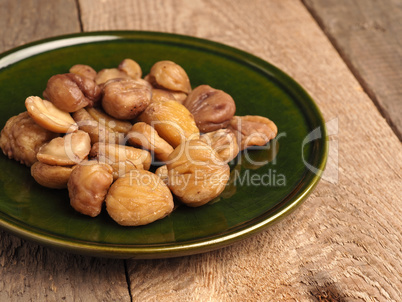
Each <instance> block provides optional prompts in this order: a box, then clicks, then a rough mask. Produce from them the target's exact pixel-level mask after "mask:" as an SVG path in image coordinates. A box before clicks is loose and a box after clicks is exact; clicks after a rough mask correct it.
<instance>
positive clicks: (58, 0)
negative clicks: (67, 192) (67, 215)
mask: <svg viewBox="0 0 402 302" xmlns="http://www.w3.org/2000/svg"><path fill="white" fill-rule="evenodd" d="M0 12H1V18H0V27H1V28H3V29H7V30H3V31H2V33H1V42H0V52H2V51H5V50H8V49H10V48H13V47H16V46H18V45H21V44H24V43H28V42H31V41H34V40H38V39H43V38H48V37H51V36H56V35H61V34H66V33H72V32H78V31H79V30H80V23H79V18H78V11H77V8H76V3H75V1H74V0H69V1H66V0H52V1H47V0H36V1H31V0H20V1H0ZM3 12H7V14H4V13H3ZM0 301H18V302H20V301H84V302H87V301H130V295H129V290H128V287H127V282H126V277H125V267H124V261H122V260H109V259H97V258H92V257H82V256H77V255H72V254H68V253H63V252H60V251H57V250H54V249H50V248H46V247H42V246H39V245H37V244H35V243H31V242H27V241H25V240H22V239H20V238H17V237H15V236H13V235H10V234H8V233H6V232H4V231H0Z"/></svg>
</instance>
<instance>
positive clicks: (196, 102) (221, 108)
mask: <svg viewBox="0 0 402 302" xmlns="http://www.w3.org/2000/svg"><path fill="white" fill-rule="evenodd" d="M183 105H184V106H185V107H186V108H187V109H188V110H189V111H190V112H191V113H192V115H193V116H194V120H195V123H196V124H197V127H198V129H200V131H201V132H204V133H205V132H212V131H215V130H218V129H222V128H226V127H227V126H228V125H229V123H230V120H231V119H232V117H233V116H234V114H235V112H236V105H235V102H234V100H233V98H232V97H231V96H230V95H229V94H227V93H226V92H224V91H222V90H218V89H215V88H212V87H211V86H209V85H200V86H198V87H197V88H195V89H194V90H193V91H192V92H191V93H190V94H189V95H188V96H187V98H186V99H185V100H184V101H183Z"/></svg>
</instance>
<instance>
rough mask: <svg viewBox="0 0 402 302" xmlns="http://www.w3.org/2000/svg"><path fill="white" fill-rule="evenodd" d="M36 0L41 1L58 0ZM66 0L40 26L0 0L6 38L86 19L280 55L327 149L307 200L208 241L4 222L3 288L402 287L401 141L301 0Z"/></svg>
mask: <svg viewBox="0 0 402 302" xmlns="http://www.w3.org/2000/svg"><path fill="white" fill-rule="evenodd" d="M34 2H36V5H32V6H31V7H32V8H31V10H32V9H37V10H42V7H48V4H47V3H48V2H50V1H45V0H41V1H39V0H37V1H34ZM58 2H60V3H58V4H57V5H56V4H55V3H56V2H55V1H52V2H51V3H52V6H55V7H56V6H57V10H50V9H48V10H46V9H44V11H43V12H44V14H42V15H41V18H40V19H41V22H42V23H45V24H48V26H44V24H39V23H40V22H39V21H38V20H36V18H37V14H33V15H31V14H25V13H23V12H22V11H20V10H19V7H24V5H25V4H26V5H28V3H30V1H28V0H21V1H15V4H13V3H14V2H13V3H11V1H10V3H7V4H4V3H5V1H2V2H1V3H2V4H0V5H1V6H0V8H1V10H0V14H2V15H3V16H4V14H5V10H4V9H9V8H11V11H10V10H8V13H7V14H6V15H7V16H8V17H7V18H4V17H3V18H0V22H1V23H0V25H1V26H2V28H5V26H6V25H7V24H13V26H14V28H12V29H11V30H8V31H6V32H4V31H3V33H2V39H1V41H2V42H1V43H2V44H0V51H4V50H6V49H8V48H11V47H13V46H16V45H19V44H21V43H25V42H28V41H30V40H36V39H37V38H43V37H47V36H54V35H58V34H62V33H66V32H78V31H79V30H80V28H82V29H83V30H84V31H92V30H107V29H133V30H134V29H135V30H155V31H164V32H175V33H182V34H187V35H194V36H198V37H202V38H208V39H212V40H215V41H219V42H223V43H226V44H229V45H232V46H235V47H238V48H241V49H243V50H246V51H248V52H251V53H253V54H255V55H257V56H260V57H261V58H263V59H265V60H267V61H269V62H271V63H273V64H275V65H276V66H278V67H279V68H281V69H283V70H284V71H285V72H287V73H288V74H290V75H291V76H292V77H294V78H295V79H296V81H298V82H299V83H300V84H301V85H302V86H304V87H305V88H306V90H307V91H308V92H309V93H310V94H311V95H312V97H313V98H314V99H315V100H316V102H317V104H318V106H319V107H320V109H321V110H322V113H323V115H324V117H325V119H326V121H327V122H328V126H329V127H328V128H329V132H330V134H331V136H330V148H331V150H330V160H329V164H328V167H327V171H326V174H325V176H324V179H323V180H322V181H321V182H320V184H319V185H318V186H317V188H316V190H315V191H314V193H313V194H312V195H311V196H310V197H309V198H308V199H307V201H306V202H305V203H304V204H303V205H302V206H301V207H299V208H298V210H297V211H295V212H294V213H292V214H291V215H290V216H288V217H287V218H285V219H284V220H282V221H281V222H279V223H278V224H276V225H274V226H273V227H271V228H270V229H268V230H267V231H265V232H263V233H261V234H259V235H257V236H254V237H253V238H250V239H247V240H244V241H242V242H239V243H237V244H234V245H233V246H230V247H228V248H224V249H221V250H218V251H214V252H210V253H206V254H201V255H195V256H191V257H182V258H174V259H164V260H142V261H138V260H127V261H125V260H110V259H97V258H92V257H84V256H79V255H72V254H68V253H64V252H60V251H57V250H53V249H50V248H46V247H41V246H38V245H36V244H35V243H30V242H27V241H25V240H22V239H19V238H17V237H15V236H12V235H9V234H7V233H6V232H1V233H0V301H45V300H48V301H64V300H65V301H113V300H114V301H130V300H131V301H320V299H321V301H401V299H402V283H401V280H402V264H401V259H402V245H401V242H402V235H401V233H402V223H401V217H402V215H401V214H402V210H401V201H402V200H401V194H400V192H401V178H402V177H401V172H402V165H401V162H402V152H401V151H402V148H401V143H400V141H399V140H398V138H397V136H396V135H395V134H394V132H393V131H392V130H391V128H390V127H389V125H388V124H387V123H386V121H385V120H384V118H383V117H382V116H381V114H380V113H379V111H378V109H377V108H376V106H375V105H374V104H373V101H372V100H371V99H370V98H369V96H368V95H367V94H366V93H365V91H364V89H363V88H362V87H361V85H360V84H359V82H358V81H357V80H356V78H355V77H354V76H353V74H352V73H351V71H350V70H349V69H348V67H347V65H346V64H345V62H344V61H343V60H342V58H341V57H340V56H339V54H338V53H337V51H336V50H335V49H334V47H333V46H332V44H331V43H330V41H329V40H328V38H327V36H326V35H325V34H324V32H323V31H322V30H321V29H320V27H319V26H318V25H317V23H316V22H315V20H314V18H313V17H312V16H311V15H310V13H309V11H308V10H307V9H306V8H305V6H304V5H303V3H302V2H300V1H298V0H282V1H276V0H269V1H267V0H248V1H236V2H235V1H230V0H224V1H223V0H220V1H212V0H192V1H186V0H165V1H158V0H150V1H122V0H102V1H98V0H79V1H77V3H78V4H79V7H78V8H77V7H75V6H74V4H75V1H58ZM367 2H373V3H376V1H374V0H370V1H367ZM40 4H42V5H43V6H42V5H40ZM49 5H50V4H49ZM63 6H66V7H69V8H70V9H69V10H66V9H62V7H63ZM58 12H63V13H58ZM77 12H80V18H78V17H77ZM46 14H50V15H52V16H50V15H46ZM56 14H58V16H54V15H56ZM68 14H75V17H74V18H71V16H70V17H69V18H71V21H70V22H67V23H69V25H68V26H67V24H65V23H64V22H61V23H63V24H59V23H60V22H58V20H59V19H62V18H66V16H67V15H68ZM62 15H63V16H62ZM46 16H48V18H46ZM31 18H33V20H36V21H33V20H30V21H28V20H27V19H31ZM5 20H7V21H5ZM50 20H53V21H50ZM55 20H56V21H55ZM49 22H53V23H52V24H50V25H49ZM26 23H29V24H32V26H33V27H35V26H36V29H35V28H32V26H28V27H25V25H24V24H26ZM35 24H36V25H35ZM56 24H59V25H56ZM70 26H71V27H70ZM399 87H400V86H399ZM325 298H326V299H327V300H324V299H325ZM331 299H332V300H331Z"/></svg>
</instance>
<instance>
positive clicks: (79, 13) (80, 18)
mask: <svg viewBox="0 0 402 302" xmlns="http://www.w3.org/2000/svg"><path fill="white" fill-rule="evenodd" d="M75 5H76V7H77V15H78V23H79V24H80V31H81V32H84V24H83V23H82V16H81V6H80V0H75Z"/></svg>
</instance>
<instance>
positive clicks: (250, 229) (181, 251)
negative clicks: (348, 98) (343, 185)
mask: <svg viewBox="0 0 402 302" xmlns="http://www.w3.org/2000/svg"><path fill="white" fill-rule="evenodd" d="M91 36H92V37H97V39H95V40H96V41H99V42H105V41H106V40H107V38H106V37H109V38H110V37H113V38H110V39H108V40H110V41H113V40H115V41H116V40H122V39H129V40H130V39H131V40H132V39H134V38H135V36H141V37H147V40H152V39H151V38H150V37H152V38H153V39H154V38H155V37H158V38H160V39H165V40H167V41H169V42H170V43H172V39H173V40H174V41H175V42H176V43H187V44H189V45H190V44H191V46H193V47H194V44H192V43H195V44H197V45H201V46H202V47H203V48H210V50H211V49H213V50H214V52H218V53H219V52H220V53H221V54H222V52H223V51H225V52H230V53H231V54H232V55H233V56H232V57H234V58H237V59H240V60H241V61H244V58H246V59H247V60H248V61H247V63H248V64H249V65H252V66H253V67H255V68H258V69H259V70H261V71H263V72H264V73H266V72H267V70H266V69H265V68H267V69H268V70H269V71H270V72H272V74H271V73H270V75H271V76H272V77H273V78H275V80H277V81H278V83H279V84H281V85H284V84H286V85H285V87H286V88H287V90H290V91H291V92H292V93H293V94H294V95H296V96H297V97H298V98H302V99H304V100H306V101H307V102H308V104H307V105H306V104H305V106H307V107H308V108H309V109H310V113H311V114H313V116H314V117H315V120H316V122H317V123H318V124H319V127H321V134H322V135H321V138H319V139H320V147H321V148H320V149H319V150H318V151H319V154H318V155H317V156H318V166H317V167H316V168H317V169H318V173H314V172H312V171H310V172H309V173H308V175H307V176H308V178H309V179H308V183H307V186H305V187H304V188H302V189H300V190H298V191H297V194H296V196H295V198H293V197H291V198H287V199H289V200H288V201H287V202H286V206H284V207H281V209H279V210H278V211H277V212H276V213H275V214H274V215H271V216H269V217H268V218H267V217H266V216H268V212H271V211H272V210H270V211H267V212H264V213H262V214H261V215H259V216H258V217H256V218H254V219H252V220H250V221H248V222H247V223H246V226H237V227H233V228H231V230H230V231H228V232H225V235H220V234H219V233H218V234H216V235H213V236H209V237H207V238H206V239H205V238H204V237H202V238H198V239H195V240H187V241H185V242H180V243H167V244H156V245H143V246H138V245H135V246H133V245H128V246H124V245H119V244H105V243H101V244H97V243H92V242H85V241H82V240H77V239H76V240H74V239H71V238H64V239H63V238H62V237H61V236H55V235H52V234H48V233H44V232H41V231H40V230H32V228H31V229H27V228H24V226H21V225H18V223H16V222H15V219H9V220H5V219H4V216H7V213H4V212H0V214H1V217H0V227H1V228H2V229H4V230H6V231H9V232H10V233H13V234H15V235H17V236H18V237H21V238H24V239H27V240H30V241H34V242H36V243H39V244H43V245H45V246H50V247H53V248H56V249H62V250H63V251H69V252H72V253H78V254H82V255H91V256H98V257H109V258H125V259H127V258H136V259H157V258H169V257H177V256H187V255H193V254H199V253H204V252H208V251H212V250H215V249H219V248H223V247H226V246H229V245H231V244H233V243H235V242H237V241H240V240H243V239H246V238H249V237H251V236H253V235H254V234H256V233H259V232H261V231H263V230H265V229H266V228H268V227H269V226H270V225H272V224H273V223H276V222H278V221H279V220H281V219H282V218H284V217H285V216H287V215H288V214H290V213H291V212H293V210H294V209H296V208H297V207H298V206H299V205H300V204H301V203H302V202H303V201H305V200H306V199H307V197H308V196H309V195H310V193H311V192H312V191H313V190H314V188H315V187H316V185H317V184H318V182H319V181H320V179H321V177H322V173H323V171H324V169H325V166H326V162H327V158H328V137H327V130H326V126H325V120H324V118H323V116H322V113H321V111H320V109H319V108H318V106H317V104H316V103H315V101H314V100H313V99H312V97H311V96H310V95H309V94H308V93H307V91H306V90H305V89H304V88H303V87H302V86H301V85H300V84H299V83H298V82H296V81H295V80H294V79H293V78H292V77H290V76H289V75H288V74H286V73H285V72H283V71H282V70H281V69H279V68H277V67H276V66H274V65H273V64H271V63H269V62H267V61H265V60H263V59H261V58H260V57H257V56H255V55H253V54H251V53H249V52H246V51H244V50H241V49H239V48H235V47H232V46H229V45H227V44H223V43H220V42H216V41H212V40H208V39H205V38H198V37H194V36H189V35H182V34H176V33H167V32H156V31H133V30H112V31H90V32H81V33H73V34H65V35H59V36H54V37H50V38H45V39H40V40H37V41H33V42H30V43H27V44H24V45H21V46H18V47H15V48H12V49H10V50H7V51H5V52H3V53H1V54H0V62H1V61H2V60H3V61H4V58H7V57H9V56H12V55H13V54H15V53H16V52H20V51H22V52H23V51H24V50H26V49H29V48H32V47H35V46H40V45H42V46H43V45H46V43H49V44H48V45H55V46H54V47H53V48H46V49H45V51H40V52H37V53H35V54H33V55H36V54H40V53H45V52H47V51H52V50H55V49H59V48H62V47H71V46H74V45H81V44H87V43H91V41H89V42H85V39H86V40H88V38H90V37H91ZM104 37H105V38H104ZM75 38H85V39H78V40H76V41H81V43H75V44H68V43H67V44H66V45H64V46H62V47H57V43H53V42H57V41H61V40H66V42H68V41H69V40H70V41H73V39H75ZM102 38H104V39H102ZM158 41H159V40H158ZM52 43H53V44H52ZM207 46H208V47H207ZM39 49H40V47H39ZM29 57H30V56H28V57H26V58H29ZM26 58H24V59H26ZM19 61H20V60H17V61H16V62H19ZM7 66H8V65H5V66H4V67H7ZM261 66H262V67H265V68H264V69H261ZM2 68H3V67H2V66H1V65H0V71H1V69H2ZM303 113H304V114H305V112H303ZM293 191H294V189H293V190H292V191H291V192H293ZM291 192H289V193H291ZM282 204H283V200H282V201H281V202H280V205H282ZM13 222H14V223H13ZM35 229H36V228H35Z"/></svg>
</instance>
